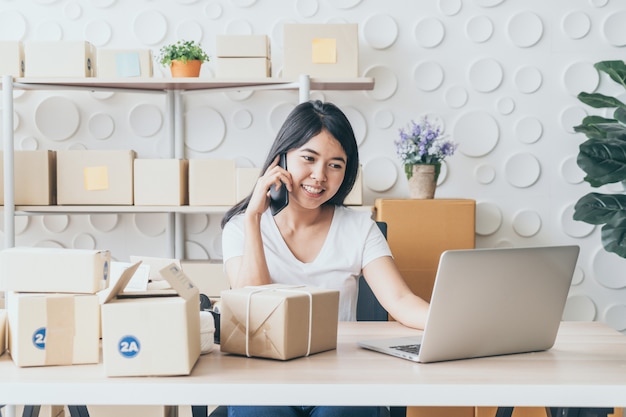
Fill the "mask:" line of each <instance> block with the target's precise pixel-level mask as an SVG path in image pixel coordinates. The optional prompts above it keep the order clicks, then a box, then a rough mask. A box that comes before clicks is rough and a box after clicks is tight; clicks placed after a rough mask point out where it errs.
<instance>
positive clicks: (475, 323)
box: [358, 245, 580, 363]
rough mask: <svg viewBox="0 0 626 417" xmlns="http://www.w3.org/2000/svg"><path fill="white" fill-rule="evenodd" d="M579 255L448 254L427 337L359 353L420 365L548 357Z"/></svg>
mask: <svg viewBox="0 0 626 417" xmlns="http://www.w3.org/2000/svg"><path fill="white" fill-rule="evenodd" d="M579 251H580V248H579V247H578V246H576V245H571V246H546V247H526V248H496V249H467V250H448V251H445V252H443V253H442V254H441V257H440V260H439V267H438V269H437V275H436V278H435V285H434V288H433V292H432V296H431V300H430V307H429V312H428V317H427V319H426V325H425V327H424V332H423V333H422V335H421V336H413V337H403V338H395V339H389V338H386V339H380V338H379V339H375V340H362V341H359V342H358V345H359V346H360V347H362V348H366V349H371V350H375V351H378V352H382V353H387V354H390V355H394V356H397V357H400V358H404V359H409V360H412V361H416V362H421V363H428V362H439V361H448V360H457V359H469V358H476V357H484V356H495V355H505V354H513V353H524V352H534V351H541V350H547V349H550V348H551V347H552V346H553V345H554V341H555V339H556V334H557V331H558V329H559V325H560V322H561V319H562V315H563V310H564V308H565V302H566V300H567V295H568V292H569V288H570V285H571V282H572V276H573V274H574V269H575V267H576V263H577V261H578V254H579Z"/></svg>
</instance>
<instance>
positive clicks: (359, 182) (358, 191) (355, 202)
mask: <svg viewBox="0 0 626 417" xmlns="http://www.w3.org/2000/svg"><path fill="white" fill-rule="evenodd" d="M362 170H363V169H362V167H361V166H359V172H358V174H357V177H356V181H355V182H354V187H352V190H351V191H350V194H348V195H347V196H346V199H345V200H344V201H343V203H344V204H345V205H347V206H362V205H363V175H362Z"/></svg>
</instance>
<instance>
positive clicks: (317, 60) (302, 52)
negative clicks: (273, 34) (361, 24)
mask: <svg viewBox="0 0 626 417" xmlns="http://www.w3.org/2000/svg"><path fill="white" fill-rule="evenodd" d="M283 28H284V31H283V44H284V56H285V58H284V63H283V77H285V78H297V77H299V76H300V75H301V74H307V75H310V76H311V77H329V78H355V77H358V76H359V37H358V25H357V24H356V23H332V24H300V23H290V24H285V25H284V26H283Z"/></svg>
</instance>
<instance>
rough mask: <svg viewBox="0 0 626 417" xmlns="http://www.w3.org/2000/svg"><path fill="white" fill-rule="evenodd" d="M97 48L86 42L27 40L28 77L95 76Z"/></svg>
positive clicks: (26, 70)
mask: <svg viewBox="0 0 626 417" xmlns="http://www.w3.org/2000/svg"><path fill="white" fill-rule="evenodd" d="M95 60H96V47H95V46H93V45H92V44H91V43H89V42H86V41H26V42H24V62H25V68H24V76H25V77H76V78H82V77H93V76H94V72H95V68H96V63H95Z"/></svg>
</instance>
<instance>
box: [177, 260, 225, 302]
mask: <svg viewBox="0 0 626 417" xmlns="http://www.w3.org/2000/svg"><path fill="white" fill-rule="evenodd" d="M180 264H181V268H182V270H183V271H184V272H185V275H187V276H188V277H189V279H190V280H191V282H193V283H194V285H195V286H196V287H198V290H199V291H200V294H204V295H206V296H207V297H209V298H219V297H220V295H221V294H222V291H225V290H229V289H230V283H229V282H228V278H227V277H226V273H225V272H224V264H223V263H222V262H221V261H210V260H199V259H198V260H182V261H181V262H180Z"/></svg>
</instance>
